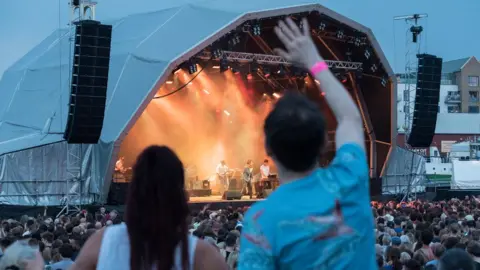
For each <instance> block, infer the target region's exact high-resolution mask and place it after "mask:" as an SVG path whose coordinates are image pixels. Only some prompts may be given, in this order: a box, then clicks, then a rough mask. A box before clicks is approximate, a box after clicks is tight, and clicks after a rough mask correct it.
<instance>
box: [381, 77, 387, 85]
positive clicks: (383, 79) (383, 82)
mask: <svg viewBox="0 0 480 270" xmlns="http://www.w3.org/2000/svg"><path fill="white" fill-rule="evenodd" d="M387 83H388V80H387V79H386V78H385V77H383V78H382V86H383V87H386V86H387Z"/></svg>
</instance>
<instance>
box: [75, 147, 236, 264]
mask: <svg viewBox="0 0 480 270" xmlns="http://www.w3.org/2000/svg"><path fill="white" fill-rule="evenodd" d="M184 183H185V182H184V168H183V164H182V162H181V161H180V159H179V158H178V157H177V155H176V154H175V153H174V152H173V151H172V150H170V149H169V148H168V147H165V146H150V147H148V148H147V149H145V150H144V151H143V152H142V153H141V154H140V156H139V157H138V159H137V162H136V164H135V166H134V168H133V179H132V182H131V183H130V187H129V191H128V198H127V205H126V209H125V224H119V225H114V226H110V227H108V228H107V229H105V230H101V231H99V232H98V233H96V234H95V235H93V236H92V237H91V238H90V239H89V240H88V241H87V243H86V244H85V246H84V247H83V249H82V251H81V252H80V254H79V256H78V257H77V260H76V262H75V264H74V266H73V267H72V270H77V269H82V270H83V269H102V270H109V269H112V270H113V269H115V270H130V269H131V270H143V269H148V270H151V269H155V270H171V269H182V270H187V269H195V270H197V269H209V270H217V269H218V270H223V269H227V265H226V263H225V261H224V260H223V258H222V257H221V256H220V254H219V253H218V251H217V250H215V248H214V247H213V246H211V245H210V244H208V243H205V242H203V241H201V240H199V239H197V238H195V237H194V236H191V235H190V234H189V233H188V227H187V221H186V220H187V216H188V205H187V199H186V195H185V189H184Z"/></svg>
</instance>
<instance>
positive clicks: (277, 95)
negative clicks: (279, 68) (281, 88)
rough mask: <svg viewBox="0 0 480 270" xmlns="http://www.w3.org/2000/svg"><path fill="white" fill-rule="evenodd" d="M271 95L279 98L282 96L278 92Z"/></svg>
mask: <svg viewBox="0 0 480 270" xmlns="http://www.w3.org/2000/svg"><path fill="white" fill-rule="evenodd" d="M272 96H273V97H274V98H276V99H279V98H281V97H282V96H281V95H280V94H279V93H273V95H272Z"/></svg>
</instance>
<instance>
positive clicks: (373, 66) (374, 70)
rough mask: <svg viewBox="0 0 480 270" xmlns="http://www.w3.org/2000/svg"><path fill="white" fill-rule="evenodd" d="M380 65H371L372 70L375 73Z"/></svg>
mask: <svg viewBox="0 0 480 270" xmlns="http://www.w3.org/2000/svg"><path fill="white" fill-rule="evenodd" d="M377 69H378V67H377V65H375V64H373V65H372V66H371V67H370V70H371V71H372V72H373V73H375V72H376V71H377Z"/></svg>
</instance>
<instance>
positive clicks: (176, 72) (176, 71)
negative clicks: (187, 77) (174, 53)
mask: <svg viewBox="0 0 480 270" xmlns="http://www.w3.org/2000/svg"><path fill="white" fill-rule="evenodd" d="M180 71H181V69H180V68H177V69H176V70H174V71H173V74H178V73H179V72H180Z"/></svg>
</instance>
